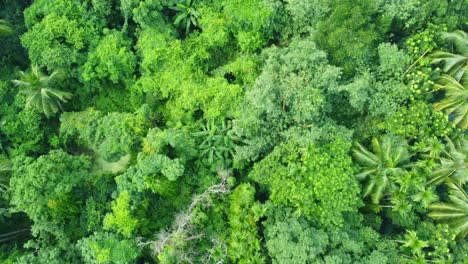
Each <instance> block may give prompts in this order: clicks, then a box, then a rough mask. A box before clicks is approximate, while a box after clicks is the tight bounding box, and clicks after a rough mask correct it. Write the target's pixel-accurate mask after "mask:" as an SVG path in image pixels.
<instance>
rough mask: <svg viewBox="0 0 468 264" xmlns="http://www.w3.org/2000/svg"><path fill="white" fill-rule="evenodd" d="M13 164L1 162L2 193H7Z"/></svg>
mask: <svg viewBox="0 0 468 264" xmlns="http://www.w3.org/2000/svg"><path fill="white" fill-rule="evenodd" d="M10 171H11V162H10V161H8V160H0V192H4V191H6V189H7V188H8V182H9V180H10V175H9V174H10Z"/></svg>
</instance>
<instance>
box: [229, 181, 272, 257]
mask: <svg viewBox="0 0 468 264" xmlns="http://www.w3.org/2000/svg"><path fill="white" fill-rule="evenodd" d="M254 195H255V189H254V188H253V187H252V186H251V185H250V184H241V185H239V186H237V188H236V189H235V190H234V192H233V193H232V194H231V206H230V207H229V226H230V229H231V234H230V238H229V257H230V258H231V260H232V261H233V262H235V263H264V262H265V259H264V257H263V256H262V254H261V248H260V240H259V239H258V237H257V233H258V230H257V222H258V220H259V219H260V217H262V215H263V212H262V208H261V205H260V204H259V203H258V202H255V201H254Z"/></svg>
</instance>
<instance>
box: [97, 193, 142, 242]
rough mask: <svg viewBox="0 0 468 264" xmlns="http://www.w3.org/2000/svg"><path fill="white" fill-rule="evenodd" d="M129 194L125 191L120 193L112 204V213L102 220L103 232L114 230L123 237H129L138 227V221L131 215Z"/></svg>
mask: <svg viewBox="0 0 468 264" xmlns="http://www.w3.org/2000/svg"><path fill="white" fill-rule="evenodd" d="M130 198H131V197H130V194H129V193H128V192H127V191H124V192H121V193H120V194H119V197H117V199H116V200H115V202H113V203H112V213H109V214H107V215H106V217H105V218H104V229H105V230H111V229H113V230H116V231H117V232H118V233H120V234H122V235H123V236H124V237H130V236H131V235H132V233H133V232H134V231H135V229H136V228H137V227H138V219H135V218H134V217H133V216H132V214H131V209H130Z"/></svg>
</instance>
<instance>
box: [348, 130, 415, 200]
mask: <svg viewBox="0 0 468 264" xmlns="http://www.w3.org/2000/svg"><path fill="white" fill-rule="evenodd" d="M372 150H373V152H370V151H368V150H367V149H365V148H364V147H363V146H362V145H361V144H359V143H356V148H355V149H354V150H353V156H354V158H355V160H356V162H357V163H358V164H359V165H360V166H361V172H360V173H359V174H357V175H356V177H357V178H358V179H359V180H361V181H362V180H366V184H365V188H364V197H367V196H370V197H371V200H372V202H373V203H374V204H378V203H380V200H381V199H382V197H383V196H384V195H385V194H386V193H387V192H388V191H389V190H391V189H392V188H393V186H392V181H391V180H390V178H391V177H394V176H398V175H401V174H404V173H405V172H406V171H405V166H406V164H407V163H408V162H409V158H410V156H409V153H408V151H407V150H406V148H405V146H404V145H403V144H402V142H401V141H400V142H399V141H397V140H395V139H394V138H392V137H390V136H385V137H383V138H381V139H380V140H378V139H377V138H373V139H372Z"/></svg>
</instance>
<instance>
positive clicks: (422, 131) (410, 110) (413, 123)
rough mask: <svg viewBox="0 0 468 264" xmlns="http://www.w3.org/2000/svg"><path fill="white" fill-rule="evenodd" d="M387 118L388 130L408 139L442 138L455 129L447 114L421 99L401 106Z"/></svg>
mask: <svg viewBox="0 0 468 264" xmlns="http://www.w3.org/2000/svg"><path fill="white" fill-rule="evenodd" d="M387 120H388V121H387V123H386V129H387V130H388V131H390V132H391V133H393V134H395V135H399V136H402V137H404V138H407V139H416V138H419V139H424V138H433V137H437V138H442V137H444V136H447V135H449V134H450V133H452V131H453V130H454V126H453V124H452V123H451V122H450V121H449V120H448V118H447V116H445V115H444V114H442V113H441V112H437V111H434V109H432V107H431V106H430V105H428V104H427V103H424V102H422V101H419V100H415V101H412V102H411V103H410V104H408V105H407V106H405V107H402V108H400V110H399V111H398V112H396V113H394V114H393V115H391V116H390V117H389V118H388V119H387Z"/></svg>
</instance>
